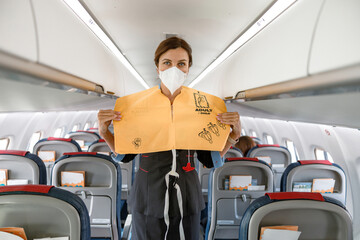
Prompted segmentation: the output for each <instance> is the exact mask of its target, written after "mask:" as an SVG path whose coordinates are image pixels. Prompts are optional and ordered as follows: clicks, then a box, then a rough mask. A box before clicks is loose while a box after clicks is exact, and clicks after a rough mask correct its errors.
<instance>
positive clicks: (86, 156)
mask: <svg viewBox="0 0 360 240" xmlns="http://www.w3.org/2000/svg"><path fill="white" fill-rule="evenodd" d="M74 171H75V173H76V172H77V173H78V174H77V175H78V176H76V177H74V178H69V176H70V177H71V175H72V174H73V173H74ZM64 172H65V173H64ZM66 172H67V174H66ZM79 173H80V174H81V175H82V174H84V177H82V176H81V175H79ZM64 174H66V175H64ZM79 177H80V178H79ZM51 183H52V185H54V186H56V187H59V188H62V189H66V190H68V191H70V192H72V193H74V194H76V195H78V196H79V197H80V198H81V199H82V200H83V201H84V203H85V205H86V207H87V208H88V210H89V214H90V222H91V237H92V238H101V239H103V238H104V239H120V237H121V229H122V228H121V215H120V212H121V207H122V206H121V168H120V166H119V164H118V163H117V162H115V161H114V160H112V158H111V157H110V156H106V155H104V154H98V153H95V152H72V153H64V156H62V157H61V158H59V159H58V160H56V162H55V164H54V166H53V168H52V174H51ZM71 184H73V185H71ZM69 185H70V186H69ZM73 186H78V187H73Z"/></svg>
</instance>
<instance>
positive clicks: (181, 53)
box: [160, 47, 189, 61]
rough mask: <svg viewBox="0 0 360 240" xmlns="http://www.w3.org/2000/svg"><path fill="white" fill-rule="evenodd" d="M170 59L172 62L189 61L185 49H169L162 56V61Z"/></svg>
mask: <svg viewBox="0 0 360 240" xmlns="http://www.w3.org/2000/svg"><path fill="white" fill-rule="evenodd" d="M163 59H169V60H172V61H180V60H185V61H189V55H188V53H187V51H186V50H185V49H183V48H180V47H179V48H176V49H169V50H167V51H166V52H164V53H163V54H162V55H161V56H160V60H163Z"/></svg>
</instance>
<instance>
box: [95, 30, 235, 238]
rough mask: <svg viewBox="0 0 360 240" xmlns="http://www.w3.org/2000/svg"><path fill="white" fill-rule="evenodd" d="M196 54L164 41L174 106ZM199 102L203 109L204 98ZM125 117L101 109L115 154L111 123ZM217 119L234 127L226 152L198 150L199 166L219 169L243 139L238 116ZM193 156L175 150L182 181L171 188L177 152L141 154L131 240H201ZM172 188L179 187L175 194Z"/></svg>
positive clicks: (162, 74) (162, 66)
mask: <svg viewBox="0 0 360 240" xmlns="http://www.w3.org/2000/svg"><path fill="white" fill-rule="evenodd" d="M191 51H192V50H191V48H190V46H189V44H188V43H187V42H185V41H184V40H183V39H180V38H177V37H172V38H168V39H166V40H164V41H163V42H161V43H160V45H159V46H158V48H157V50H156V52H155V58H154V61H155V65H156V67H157V72H158V74H159V78H160V79H161V84H160V89H161V93H162V94H163V95H165V96H166V97H167V98H168V99H169V100H170V103H171V104H173V102H174V100H175V98H176V97H177V96H178V95H179V94H180V93H181V90H182V87H181V85H182V84H183V83H184V81H185V78H186V75H187V74H188V72H189V68H190V67H191V65H192V55H191ZM179 70H180V71H179ZM198 102H199V104H203V101H202V100H201V99H199V101H198ZM121 118H122V116H121V113H120V112H116V111H113V110H100V111H99V113H98V120H99V132H100V135H101V136H102V137H103V138H104V139H105V141H106V142H107V144H108V145H109V146H110V148H111V149H112V151H113V152H115V148H114V136H113V135H112V134H111V133H110V131H109V130H108V127H109V125H110V123H111V121H121ZM217 119H218V120H219V121H220V122H221V123H224V124H229V125H231V127H232V132H231V133H230V135H229V138H228V141H227V143H226V144H225V147H224V149H223V150H222V151H221V152H210V151H196V153H197V157H198V159H199V161H200V162H202V163H203V164H204V166H206V167H209V168H210V167H213V166H214V164H213V162H215V161H216V160H218V161H220V157H222V156H223V155H224V154H225V153H226V151H227V150H228V149H229V148H230V146H231V145H232V144H234V143H235V142H236V141H235V140H236V139H238V138H239V137H240V120H239V115H238V113H237V112H232V113H230V112H227V113H222V114H219V115H218V116H217ZM194 153H195V151H193V150H176V163H175V164H176V165H177V166H176V172H177V174H178V177H177V178H171V179H170V184H168V185H166V183H165V180H164V177H165V175H167V173H168V172H169V171H170V169H171V168H172V157H173V154H172V151H163V152H155V153H148V154H146V155H145V154H143V155H142V159H141V163H140V170H139V171H138V172H137V175H136V179H135V183H134V186H133V187H132V191H131V193H130V196H129V199H128V203H129V205H130V210H131V213H132V220H133V223H132V230H133V232H132V239H139V240H143V239H144V240H149V239H156V240H159V239H171V240H176V239H184V238H185V239H187V240H189V239H190V240H192V239H194V240H198V239H199V231H200V212H201V210H202V209H203V208H204V207H205V205H204V201H203V197H202V192H201V187H200V184H199V179H198V176H197V173H196V171H193V170H194V167H191V166H194V158H193V156H194ZM134 157H135V155H134V154H126V155H121V154H118V155H117V156H116V157H115V160H117V161H122V162H129V161H131V160H132V159H133V158H134ZM215 158H217V159H215ZM184 166H186V167H184ZM167 186H170V187H167ZM172 186H178V187H179V188H177V190H176V189H174V187H172ZM179 189H181V191H180V192H181V194H180V199H181V201H180V203H179ZM165 194H169V206H168V216H167V213H166V211H164V206H165V205H166V204H165V200H164V196H165ZM181 202H182V203H181ZM165 209H166V207H165ZM179 226H180V227H179Z"/></svg>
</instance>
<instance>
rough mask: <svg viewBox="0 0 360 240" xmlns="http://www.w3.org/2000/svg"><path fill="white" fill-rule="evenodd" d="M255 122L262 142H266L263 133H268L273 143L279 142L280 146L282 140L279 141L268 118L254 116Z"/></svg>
mask: <svg viewBox="0 0 360 240" xmlns="http://www.w3.org/2000/svg"><path fill="white" fill-rule="evenodd" d="M254 120H255V121H256V123H257V126H258V128H259V131H260V133H259V134H261V135H260V138H261V139H262V141H263V143H264V144H266V143H267V141H266V138H265V134H266V135H270V136H271V137H272V138H273V140H274V144H279V145H281V146H283V145H284V144H283V142H281V139H280V138H279V136H278V134H277V132H276V129H275V128H274V127H273V125H272V123H271V121H269V120H268V119H263V118H256V119H254Z"/></svg>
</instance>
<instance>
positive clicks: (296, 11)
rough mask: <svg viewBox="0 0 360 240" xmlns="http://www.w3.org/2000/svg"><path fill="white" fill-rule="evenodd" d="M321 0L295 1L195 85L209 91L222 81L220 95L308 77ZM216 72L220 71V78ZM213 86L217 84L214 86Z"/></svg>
mask: <svg viewBox="0 0 360 240" xmlns="http://www.w3.org/2000/svg"><path fill="white" fill-rule="evenodd" d="M321 5H322V1H297V2H295V3H294V4H293V5H292V6H290V8H289V9H287V10H286V11H285V12H284V13H282V14H281V15H280V16H279V17H278V18H276V19H275V20H274V21H273V22H271V23H270V24H269V25H268V26H266V27H265V28H264V29H263V30H262V31H260V32H259V33H258V34H257V35H255V36H254V37H253V38H252V39H250V40H249V41H248V42H247V43H245V45H243V46H242V47H241V48H240V49H239V50H237V51H236V52H235V53H234V54H233V55H232V56H230V57H229V58H228V59H227V60H225V62H223V63H222V64H221V65H220V66H219V67H218V68H217V69H215V70H213V71H212V72H211V73H210V74H209V75H208V76H207V77H205V79H204V80H203V81H201V82H200V83H199V84H197V85H195V88H199V89H201V90H203V91H207V90H210V91H211V89H210V88H211V87H212V86H213V85H214V84H211V86H208V85H209V82H213V81H214V78H215V79H217V80H216V81H217V82H220V81H221V85H222V90H219V91H221V92H220V93H219V95H220V96H222V97H227V96H234V95H235V94H236V92H237V91H241V90H246V89H251V88H255V87H260V86H263V85H268V84H272V83H279V82H283V81H287V80H290V79H297V78H301V77H305V76H307V64H308V58H309V49H310V47H311V41H312V35H313V32H314V28H315V24H316V20H317V17H318V15H319V13H320V10H321ZM218 71H221V72H222V74H221V75H222V77H221V78H220V77H219V74H218ZM215 86H216V85H215Z"/></svg>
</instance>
